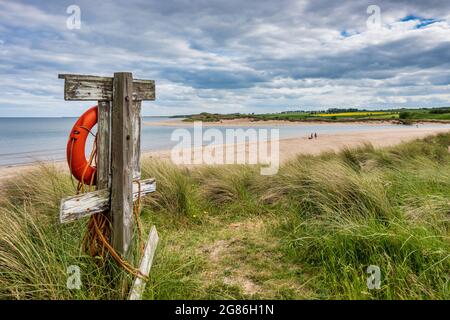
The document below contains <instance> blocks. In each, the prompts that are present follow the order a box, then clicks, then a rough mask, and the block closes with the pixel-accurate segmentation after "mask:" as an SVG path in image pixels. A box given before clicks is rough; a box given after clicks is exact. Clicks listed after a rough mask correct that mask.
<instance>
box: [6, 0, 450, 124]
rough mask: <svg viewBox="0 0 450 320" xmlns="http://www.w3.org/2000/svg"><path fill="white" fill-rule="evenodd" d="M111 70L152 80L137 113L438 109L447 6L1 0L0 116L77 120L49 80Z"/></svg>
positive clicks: (447, 44) (443, 101)
mask: <svg viewBox="0 0 450 320" xmlns="http://www.w3.org/2000/svg"><path fill="white" fill-rule="evenodd" d="M70 5H76V6H78V7H79V8H80V12H81V25H80V28H79V29H76V28H75V29H74V28H68V27H67V25H68V21H67V20H68V19H69V26H71V27H73V26H74V25H73V24H70V22H73V21H74V20H73V19H71V16H72V15H71V13H67V9H68V7H69V6H70ZM370 5H372V6H371V7H369V6H370ZM374 6H376V7H374ZM377 8H379V11H380V15H379V18H380V19H378V15H377V10H378V9H377ZM117 71H131V72H133V75H134V77H135V78H141V79H154V80H156V86H157V88H156V93H157V100H156V101H154V102H145V103H144V108H143V110H144V114H145V115H172V114H186V113H194V112H201V111H207V112H260V113H263V112H269V111H270V112H272V111H283V110H297V109H323V108H328V107H349V106H358V107H361V108H371V109H373V108H391V107H403V106H409V107H418V106H449V105H450V1H434V0H427V1H422V0H420V1H419V0H417V1H390V2H388V1H375V0H371V1H348V2H344V1H334V0H328V1H318V0H315V1H290V0H289V1H288V0H277V1H275V0H270V1H263V0H252V1H250V0H222V1H213V0H198V1H189V0H175V1H170V0H167V1H161V0H155V1H149V0H136V1H130V0H117V1H101V2H100V1H93V0H86V1H84V0H71V1H32V0H30V1H17V0H11V1H9V0H0V72H1V75H2V76H1V77H0V86H1V89H2V91H1V95H0V116H74V115H78V114H80V113H81V111H82V110H84V109H86V108H87V107H88V106H89V105H90V103H86V102H66V101H64V100H63V81H62V80H58V79H57V74H58V73H79V74H93V75H106V76H108V75H111V74H112V73H113V72H117Z"/></svg>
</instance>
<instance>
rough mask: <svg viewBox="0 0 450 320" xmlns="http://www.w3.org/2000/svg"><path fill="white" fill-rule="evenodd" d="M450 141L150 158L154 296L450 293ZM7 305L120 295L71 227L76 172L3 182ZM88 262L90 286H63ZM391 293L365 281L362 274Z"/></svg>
mask: <svg viewBox="0 0 450 320" xmlns="http://www.w3.org/2000/svg"><path fill="white" fill-rule="evenodd" d="M448 145H450V134H441V135H439V136H436V137H430V138H426V139H424V140H418V141H414V142H409V143H404V144H401V145H399V146H396V147H392V148H386V149H374V148H373V147H372V146H370V145H366V146H364V147H361V148H357V149H347V150H343V151H341V152H339V153H325V154H322V155H319V156H299V157H298V158H297V159H295V160H292V161H290V162H289V163H286V164H284V165H283V166H282V167H281V168H280V171H279V173H278V174H277V175H274V176H261V175H260V174H259V170H258V168H257V167H255V166H218V167H206V166H205V167H196V168H193V169H183V168H179V167H174V166H172V165H170V164H168V163H166V162H157V161H152V160H146V161H144V163H143V165H142V172H143V176H144V177H143V178H147V177H156V178H157V183H158V190H157V192H156V193H154V194H152V195H151V196H150V197H147V198H146V200H145V202H144V203H143V222H144V227H145V229H146V231H148V229H149V227H150V226H151V225H152V224H155V225H156V226H157V228H158V231H159V233H160V238H161V240H160V244H159V246H158V249H157V252H156V256H155V261H154V265H153V268H152V272H151V278H150V281H149V283H148V285H147V288H146V291H145V294H144V298H145V299H213V298H215V299H242V298H251V299H449V298H450V288H449V285H450V279H449V276H450V275H449V270H450V217H449V210H450V154H449V152H448ZM2 190H4V191H3V193H2V195H1V198H0V201H1V206H0V219H1V220H2V223H1V224H0V298H2V299H7V298H9V299H118V298H121V297H122V296H121V294H120V288H119V286H118V284H117V283H118V281H117V279H118V278H119V277H120V276H122V273H123V271H121V269H119V268H117V267H115V265H110V268H109V270H110V274H111V272H112V277H107V276H105V269H103V268H102V267H101V266H100V267H99V266H98V265H97V264H96V263H95V260H93V259H92V258H90V257H89V256H87V255H85V254H84V253H83V252H82V251H81V250H80V243H81V240H82V237H83V234H84V232H85V228H86V222H87V221H86V220H81V221H78V222H75V223H71V224H66V225H61V224H60V223H59V222H58V212H59V203H60V200H61V198H62V197H64V196H68V195H72V194H74V191H75V190H74V189H73V186H72V184H71V181H70V178H69V176H68V175H66V174H62V173H60V172H58V170H56V169H55V167H52V166H48V165H45V166H41V167H40V168H38V169H36V170H35V171H32V172H27V173H24V174H23V175H21V176H19V177H17V178H15V179H14V180H13V181H10V182H8V183H6V185H5V186H4V187H3V188H2ZM69 265H78V266H79V267H80V268H81V274H82V288H81V290H68V289H67V288H66V280H67V273H66V270H67V267H68V266H69ZM369 265H377V266H379V267H380V270H381V275H382V278H381V288H380V289H379V290H369V289H368V288H367V286H366V279H367V273H366V268H367V267H368V266H369Z"/></svg>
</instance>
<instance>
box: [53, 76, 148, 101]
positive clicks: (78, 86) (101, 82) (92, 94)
mask: <svg viewBox="0 0 450 320" xmlns="http://www.w3.org/2000/svg"><path fill="white" fill-rule="evenodd" d="M58 78H59V79H64V100H68V101H112V99H113V79H114V78H112V77H97V76H88V75H77V74H60V75H58ZM132 99H133V100H134V101H142V100H155V81H154V80H138V79H134V80H133V97H132Z"/></svg>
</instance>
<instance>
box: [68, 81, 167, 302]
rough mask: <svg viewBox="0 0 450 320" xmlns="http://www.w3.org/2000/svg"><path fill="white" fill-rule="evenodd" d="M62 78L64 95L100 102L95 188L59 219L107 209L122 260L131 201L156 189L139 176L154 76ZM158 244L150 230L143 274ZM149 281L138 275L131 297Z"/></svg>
mask: <svg viewBox="0 0 450 320" xmlns="http://www.w3.org/2000/svg"><path fill="white" fill-rule="evenodd" d="M59 78H60V79H64V99H65V100H70V101H80V100H81V101H98V122H97V190H96V191H93V192H88V193H84V194H79V195H76V196H72V197H68V198H65V199H63V200H62V201H61V210H60V221H61V223H65V222H70V221H74V220H76V219H79V218H82V217H86V216H90V215H92V214H96V213H100V212H107V213H108V214H109V216H110V218H111V221H112V229H111V239H110V243H111V244H112V246H113V248H114V249H115V251H116V252H118V253H119V254H120V255H121V256H122V257H123V258H125V259H127V260H129V261H131V254H130V251H131V250H130V248H131V245H132V235H133V225H134V221H133V201H136V200H137V199H138V198H139V197H143V196H145V195H147V194H149V193H151V192H154V191H155V190H156V182H155V179H147V180H142V181H141V180H140V179H141V167H140V155H141V152H140V142H141V134H140V133H141V101H142V100H155V82H154V81H153V80H133V76H132V74H131V73H128V72H120V73H114V77H96V76H88V75H73V74H60V75H59ZM157 243H158V233H157V232H156V228H155V226H153V227H152V228H151V231H150V234H149V237H148V241H147V244H146V246H145V249H144V254H143V257H142V260H141V264H140V272H141V273H142V274H143V275H145V276H148V274H149V272H150V268H151V264H152V261H153V256H154V253H155V249H156V246H157ZM144 288H145V281H144V280H142V279H140V278H136V280H135V281H134V284H133V287H132V289H131V291H130V295H129V298H130V299H140V298H141V296H142V293H143V291H144Z"/></svg>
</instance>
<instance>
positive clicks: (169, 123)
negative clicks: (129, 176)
mask: <svg viewBox="0 0 450 320" xmlns="http://www.w3.org/2000/svg"><path fill="white" fill-rule="evenodd" d="M196 122H201V123H202V126H203V127H233V126H242V127H261V126H275V127H277V126H316V125H329V126H345V125H367V126H379V125H399V126H402V125H404V124H402V123H400V122H399V120H390V119H381V120H365V121H361V120H352V121H325V120H296V121H289V120H251V119H250V118H239V119H232V120H221V121H220V122H218V121H211V122H205V121H196ZM433 124H435V125H438V124H450V121H437V120H433V121H431V120H426V121H416V122H413V123H412V124H411V126H412V127H413V126H415V125H433ZM143 125H145V126H152V127H154V126H164V127H190V126H193V125H194V121H183V119H182V118H174V119H173V120H166V121H160V122H149V121H144V122H143ZM405 126H406V125H405Z"/></svg>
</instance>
